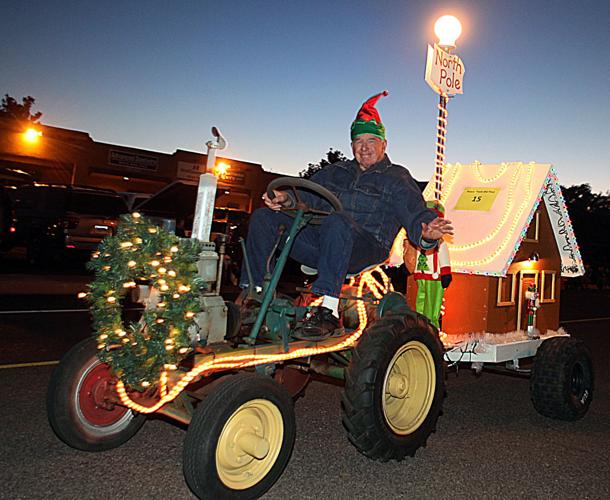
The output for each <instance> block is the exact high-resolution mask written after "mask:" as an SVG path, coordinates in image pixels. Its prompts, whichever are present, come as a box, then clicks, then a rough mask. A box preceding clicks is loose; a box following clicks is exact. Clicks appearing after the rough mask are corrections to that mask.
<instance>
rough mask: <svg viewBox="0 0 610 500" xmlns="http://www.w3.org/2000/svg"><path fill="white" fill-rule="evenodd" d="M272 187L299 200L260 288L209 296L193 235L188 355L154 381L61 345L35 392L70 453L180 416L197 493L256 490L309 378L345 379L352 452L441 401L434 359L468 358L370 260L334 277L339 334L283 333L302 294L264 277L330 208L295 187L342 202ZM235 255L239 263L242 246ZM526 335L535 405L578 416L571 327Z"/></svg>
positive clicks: (284, 445)
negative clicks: (228, 297)
mask: <svg viewBox="0 0 610 500" xmlns="http://www.w3.org/2000/svg"><path fill="white" fill-rule="evenodd" d="M278 189H291V190H292V191H293V193H294V196H295V198H296V199H297V201H298V203H297V204H296V207H295V208H294V209H291V210H290V211H289V214H290V215H291V216H292V217H293V221H292V224H291V226H290V227H289V228H287V229H286V230H285V231H283V232H282V233H281V234H279V235H278V239H277V244H276V247H275V249H274V255H272V256H270V258H269V260H268V263H269V265H268V268H269V272H268V273H267V276H266V277H265V283H264V286H263V291H262V293H257V292H256V291H255V290H254V289H253V288H250V289H247V290H245V291H244V292H243V293H242V295H241V296H240V297H239V298H238V299H237V300H236V301H235V303H233V302H226V301H225V300H224V299H223V298H222V297H221V295H220V283H221V273H222V261H223V248H222V242H220V243H219V244H217V245H215V244H212V243H210V242H204V243H202V245H203V251H202V252H201V254H200V255H201V257H200V260H199V263H198V269H199V271H198V274H199V278H200V279H201V280H202V281H203V282H204V285H205V286H204V287H203V288H202V291H201V293H200V296H199V303H200V311H199V312H198V313H197V315H196V318H195V322H196V324H197V328H196V329H192V332H191V347H190V349H189V350H188V354H187V355H186V356H185V357H184V359H182V360H181V362H180V363H179V364H177V366H172V367H170V369H167V370H164V371H163V372H162V373H161V376H160V378H159V381H158V383H156V384H152V385H151V386H150V387H148V388H147V389H142V388H139V390H136V389H134V388H132V387H130V386H129V385H128V384H125V383H124V381H123V380H122V379H121V374H120V370H117V369H116V368H115V367H112V366H110V365H109V364H107V363H104V362H103V361H102V359H103V357H101V356H100V346H99V345H96V344H97V342H96V340H95V338H91V339H87V340H84V341H82V342H81V343H79V344H77V345H76V346H74V347H73V348H72V350H70V351H69V352H68V353H67V354H66V355H65V356H64V357H63V359H62V360H61V362H60V364H59V365H58V367H57V368H56V369H55V371H54V373H53V375H52V378H51V381H50V384H49V388H48V398H47V408H48V417H49V421H50V424H51V427H52V428H53V430H54V432H55V433H56V434H57V436H58V437H59V438H60V439H61V440H62V441H64V442H65V443H66V444H68V445H69V446H71V447H73V448H76V449H79V450H85V451H92V452H94V451H102V450H109V449H112V448H115V447H118V446H120V445H121V444H123V443H125V442H126V441H127V440H128V439H130V438H131V437H132V436H134V435H135V434H136V433H137V432H138V430H139V429H140V428H141V427H142V425H143V424H144V423H145V421H146V418H147V417H146V415H147V414H150V413H158V414H161V415H164V416H166V417H169V418H171V419H173V420H175V421H177V422H179V423H181V424H184V425H187V426H188V428H187V431H186V438H185V442H184V450H183V469H184V476H185V478H186V482H187V484H188V486H189V487H190V489H191V490H192V491H193V493H194V494H195V495H196V496H197V497H199V498H239V499H242V498H257V497H260V496H261V495H263V494H264V493H265V492H266V491H267V490H269V488H271V487H272V486H273V484H274V483H275V482H276V481H277V480H278V478H279V477H280V476H281V474H282V472H283V471H284V469H285V467H286V466H287V464H288V462H289V460H290V456H291V453H292V449H293V445H294V440H295V433H296V427H295V413H294V412H295V410H294V400H295V399H296V398H297V397H298V396H299V395H300V394H301V393H302V392H303V390H304V389H305V388H306V386H307V384H308V382H309V380H310V378H311V376H312V374H320V375H322V376H325V377H332V378H336V379H340V380H342V381H343V382H344V389H343V394H342V397H341V408H342V420H343V425H344V427H345V430H346V432H347V436H348V439H349V441H350V442H351V443H352V444H353V445H354V446H355V447H356V448H357V449H358V451H360V452H361V453H363V454H364V455H365V456H367V457H369V458H371V459H374V460H380V461H387V460H402V459H404V458H405V457H407V456H413V455H414V454H415V452H416V451H417V450H418V449H419V448H420V447H422V446H424V445H425V444H426V441H427V439H428V437H429V436H430V435H431V433H432V432H434V431H435V428H436V423H437V419H438V418H439V415H440V414H441V411H442V405H443V400H444V397H445V379H446V373H445V372H446V367H447V362H453V363H457V362H460V361H468V359H466V358H467V357H468V355H464V354H462V358H463V359H462V358H459V359H458V357H456V356H458V354H456V353H458V352H459V350H456V348H455V347H452V348H451V349H448V350H446V349H445V347H444V346H443V343H442V342H441V340H440V336H439V331H438V330H437V328H436V327H435V326H433V324H432V323H431V322H430V321H429V320H428V319H427V318H426V317H424V316H422V315H420V314H418V313H416V312H414V311H413V310H412V309H411V308H410V307H409V306H408V305H407V302H406V299H405V296H404V295H403V294H401V293H399V292H396V291H394V290H393V287H392V284H391V282H390V280H389V279H388V278H387V276H386V275H385V274H384V272H383V270H382V268H381V267H375V268H374V269H366V270H363V272H361V273H360V274H359V275H356V276H348V277H347V279H346V282H347V283H346V285H345V286H344V288H343V290H342V296H341V311H342V320H343V324H344V327H345V332H344V333H343V334H342V335H340V336H331V337H328V338H324V339H321V340H315V341H314V340H300V339H297V338H295V337H294V336H293V331H294V330H295V327H296V326H297V325H298V324H299V322H301V321H302V320H303V318H304V317H305V315H306V313H307V312H308V310H309V309H310V308H311V307H312V306H313V305H315V302H313V303H312V302H310V301H309V300H308V299H307V297H310V295H308V294H307V290H306V289H305V290H301V292H302V293H301V294H300V296H299V297H298V298H296V299H295V298H293V297H291V296H286V295H282V294H280V293H278V292H277V286H278V283H279V281H280V278H281V275H282V271H283V269H284V267H285V265H286V262H287V259H288V256H289V254H290V251H291V248H292V244H293V242H294V238H295V236H296V235H297V233H298V232H299V230H300V229H301V228H302V227H304V225H306V224H315V223H319V222H320V220H321V219H322V218H323V217H325V216H327V215H329V213H330V212H320V211H314V210H311V209H310V208H308V207H307V206H305V205H304V204H303V203H301V202H300V200H299V197H298V192H299V190H301V189H304V190H308V191H311V192H313V193H315V194H316V195H318V196H320V197H322V198H324V199H325V200H327V201H328V203H329V204H330V206H331V207H332V209H331V211H341V210H342V207H341V203H340V201H339V200H338V199H337V197H335V196H334V195H333V194H332V193H331V192H329V191H328V190H326V189H325V188H323V187H322V186H320V185H318V184H315V183H313V182H311V181H308V180H305V179H296V178H291V177H282V178H279V179H275V180H274V181H272V182H271V183H270V184H269V186H268V188H267V192H268V194H269V195H270V196H271V197H273V196H272V193H273V190H278ZM243 248H244V250H245V246H243ZM244 259H245V266H244V267H245V269H246V270H248V255H247V254H246V253H244ZM273 262H275V265H273ZM250 283H252V280H250ZM138 290H139V292H140V297H139V301H140V302H141V303H142V304H143V306H144V310H145V311H146V310H151V309H158V308H159V299H158V293H156V290H155V286H152V285H150V284H149V285H141V286H138ZM137 324H139V325H140V328H145V326H142V321H140V322H139V323H137ZM533 342H534V343H535V342H538V344H537V345H535V347H534V348H533V349H530V350H529V351H528V352H527V353H526V354H527V355H528V356H533V355H535V352H536V349H537V347H538V345H542V349H541V350H542V351H545V352H548V353H549V355H545V357H544V358H542V359H543V361H542V362H541V363H540V366H539V364H538V363H536V365H535V366H536V367H537V373H538V375H536V377H535V382H536V383H535V385H536V389H535V390H534V391H533V393H532V394H533V398H534V397H535V399H536V400H535V402H534V403H535V406H536V408H537V409H538V410H539V411H540V412H541V413H545V412H546V414H548V415H549V416H552V417H555V418H564V419H568V420H570V419H576V418H579V417H581V416H582V415H584V413H585V412H586V410H587V408H588V406H589V404H590V401H591V391H592V368H591V362H590V357H589V355H588V352H586V350H584V347H583V346H582V345H580V344H579V343H577V342H576V341H575V340H573V339H571V338H570V337H553V338H552V339H548V340H544V341H542V340H540V339H538V340H536V341H533ZM547 346H548V348H546V347H547ZM517 357H519V356H517ZM100 358H102V359H100ZM553 366H560V368H561V369H559V370H553V368H552V367H553ZM566 367H567V368H566ZM553 377H555V378H553ZM534 394H535V396H534Z"/></svg>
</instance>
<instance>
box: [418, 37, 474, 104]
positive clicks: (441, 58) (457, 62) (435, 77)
mask: <svg viewBox="0 0 610 500" xmlns="http://www.w3.org/2000/svg"><path fill="white" fill-rule="evenodd" d="M464 71H465V68H464V63H463V62H462V60H461V59H460V58H459V57H458V56H456V55H453V54H449V52H446V51H444V50H443V49H442V48H440V47H439V46H438V45H437V44H434V48H432V47H431V46H430V45H428V57H427V60H426V77H425V78H426V83H427V84H428V85H430V87H432V90H434V91H435V92H437V93H439V94H463V93H464Z"/></svg>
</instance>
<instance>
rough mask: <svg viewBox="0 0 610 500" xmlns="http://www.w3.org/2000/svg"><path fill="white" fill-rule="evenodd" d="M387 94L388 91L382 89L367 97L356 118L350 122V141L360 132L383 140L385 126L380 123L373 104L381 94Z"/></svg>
mask: <svg viewBox="0 0 610 500" xmlns="http://www.w3.org/2000/svg"><path fill="white" fill-rule="evenodd" d="M386 95H388V91H387V90H384V91H383V92H381V93H380V94H377V95H374V96H373V97H371V98H370V99H368V100H367V101H366V102H365V103H364V104H363V105H362V107H361V108H360V111H358V114H357V115H356V119H355V120H354V121H353V122H352V127H351V137H352V141H353V140H354V139H355V138H356V137H358V136H359V135H362V134H372V135H374V136H377V137H379V138H380V139H382V140H384V141H385V127H384V126H383V123H381V118H379V113H378V112H377V110H376V109H375V104H376V103H377V101H378V100H379V99H380V98H381V96H386Z"/></svg>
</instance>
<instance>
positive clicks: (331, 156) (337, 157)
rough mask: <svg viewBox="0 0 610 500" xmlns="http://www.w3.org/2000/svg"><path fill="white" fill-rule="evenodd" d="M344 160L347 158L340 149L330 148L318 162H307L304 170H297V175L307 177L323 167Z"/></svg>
mask: <svg viewBox="0 0 610 500" xmlns="http://www.w3.org/2000/svg"><path fill="white" fill-rule="evenodd" d="M345 160H347V157H346V156H345V155H344V154H343V153H342V152H341V151H339V150H338V149H333V148H330V149H329V150H328V152H327V153H326V158H322V159H321V160H320V161H319V162H318V163H309V164H308V166H307V168H306V169H305V170H301V171H300V172H299V177H303V178H304V179H309V178H310V177H311V176H312V175H313V174H315V173H316V172H319V171H320V170H322V169H323V168H324V167H327V166H328V165H332V164H333V163H337V162H338V161H345Z"/></svg>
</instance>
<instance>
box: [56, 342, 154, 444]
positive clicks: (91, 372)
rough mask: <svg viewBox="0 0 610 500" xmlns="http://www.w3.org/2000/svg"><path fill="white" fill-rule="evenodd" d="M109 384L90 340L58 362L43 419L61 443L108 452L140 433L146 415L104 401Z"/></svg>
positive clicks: (109, 380)
mask: <svg viewBox="0 0 610 500" xmlns="http://www.w3.org/2000/svg"><path fill="white" fill-rule="evenodd" d="M113 383H114V380H113V377H112V376H111V374H110V368H109V367H108V365H106V364H105V363H102V362H101V361H100V360H99V359H98V357H97V348H96V345H95V342H94V340H93V339H85V340H83V341H82V342H79V343H78V344H76V345H75V346H74V347H73V348H72V349H71V350H70V351H68V353H67V354H66V355H65V356H64V357H63V358H62V360H61V362H60V363H59V365H58V366H57V367H56V368H55V370H54V371H53V374H52V375H51V380H50V382H49V388H48V391H47V416H48V419H49V423H50V424H51V427H52V429H53V431H55V434H57V436H58V437H59V438H60V439H61V440H62V441H63V442H64V443H66V444H68V445H69V446H71V447H72V448H76V449H78V450H84V451H103V450H109V449H112V448H116V447H118V446H120V445H122V444H123V443H125V442H126V441H128V440H129V439H130V438H131V437H133V436H134V435H135V434H136V432H138V431H139V430H140V428H141V427H142V425H143V424H144V422H145V420H146V415H143V414H140V413H135V412H133V411H131V410H129V409H128V408H125V407H124V406H120V405H117V404H114V403H112V402H109V401H107V400H106V399H105V398H104V394H105V392H106V389H107V387H108V385H109V384H113Z"/></svg>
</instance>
